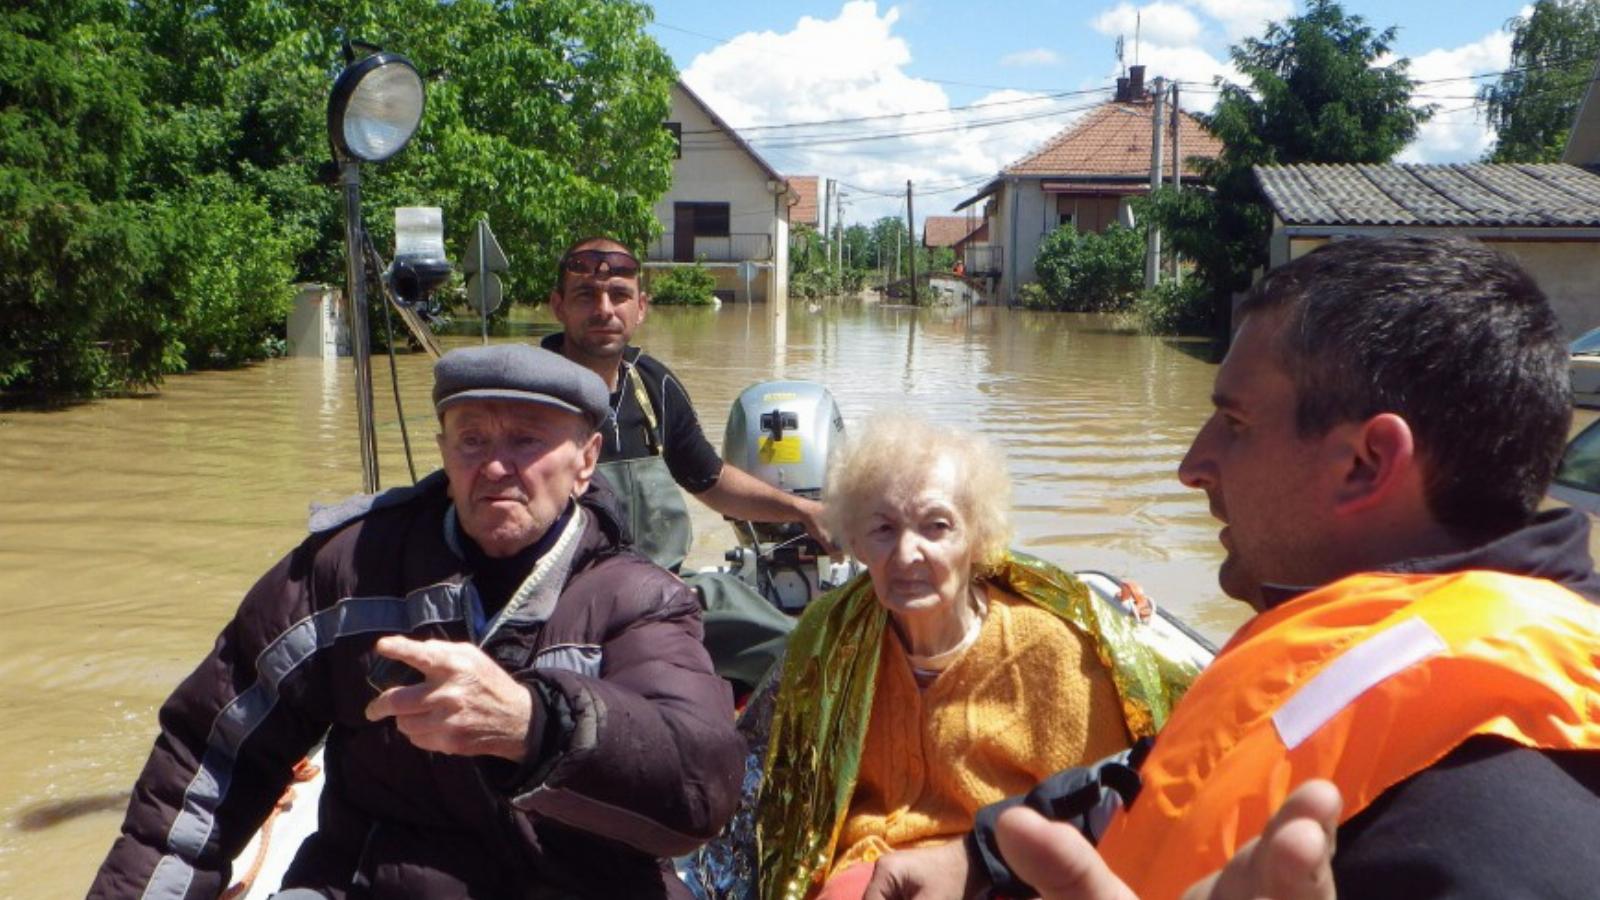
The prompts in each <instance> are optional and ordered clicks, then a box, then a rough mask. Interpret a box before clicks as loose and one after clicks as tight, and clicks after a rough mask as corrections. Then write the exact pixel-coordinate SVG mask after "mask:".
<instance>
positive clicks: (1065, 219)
mask: <svg viewBox="0 0 1600 900" xmlns="http://www.w3.org/2000/svg"><path fill="white" fill-rule="evenodd" d="M1059 218H1060V220H1061V221H1059V222H1057V223H1056V227H1058V228H1059V227H1061V226H1063V225H1071V224H1072V213H1062V214H1061V215H1060V216H1059Z"/></svg>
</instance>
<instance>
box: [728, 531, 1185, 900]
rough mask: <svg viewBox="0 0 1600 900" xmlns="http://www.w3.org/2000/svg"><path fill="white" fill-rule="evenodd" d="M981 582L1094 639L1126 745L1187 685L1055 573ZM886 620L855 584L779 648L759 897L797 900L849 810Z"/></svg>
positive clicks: (760, 824) (1046, 568)
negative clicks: (780, 671)
mask: <svg viewBox="0 0 1600 900" xmlns="http://www.w3.org/2000/svg"><path fill="white" fill-rule="evenodd" d="M986 580H987V581H989V582H991V583H993V584H995V585H998V586H1000V587H1002V588H1005V589H1007V590H1009V591H1011V592H1012V593H1014V594H1017V595H1018V596H1021V597H1024V598H1026V599H1027V600H1029V601H1031V602H1033V603H1036V604H1038V605H1039V606H1040V607H1042V608H1044V609H1046V610H1049V611H1050V612H1052V613H1054V614H1056V615H1057V616H1059V617H1060V618H1061V619H1062V620H1064V621H1065V622H1067V624H1068V625H1070V626H1071V627H1073V628H1075V629H1077V630H1078V631H1079V632H1081V633H1084V634H1086V635H1088V636H1090V637H1092V638H1093V639H1094V645H1095V649H1096V652H1097V653H1098V655H1099V657H1100V661H1101V663H1102V664H1104V665H1105V667H1106V668H1107V670H1109V671H1110V673H1111V675H1112V679H1113V680H1114V681H1115V682H1116V686H1117V694H1118V696H1119V697H1120V698H1121V700H1122V712H1123V718H1124V720H1125V721H1126V723H1127V726H1128V731H1129V733H1131V734H1132V735H1133V736H1134V737H1135V738H1140V737H1145V736H1149V735H1153V734H1155V732H1156V730H1157V729H1159V728H1160V727H1161V725H1162V723H1164V722H1165V721H1166V719H1167V714H1168V713H1169V712H1170V711H1171V710H1172V707H1173V706H1174V705H1175V704H1176V703H1177V702H1178V698H1179V697H1181V696H1182V695H1183V692H1184V691H1185V690H1187V689H1188V687H1189V684H1190V683H1191V682H1192V681H1193V680H1194V678H1195V676H1196V675H1197V674H1199V670H1198V669H1196V668H1194V667H1193V666H1190V665H1186V664H1182V663H1179V662H1176V661H1173V660H1169V659H1166V658H1164V657H1163V656H1161V655H1160V654H1158V653H1156V652H1155V651H1153V650H1152V649H1151V648H1150V647H1149V646H1147V645H1146V644H1145V643H1143V642H1142V641H1140V640H1139V638H1138V637H1137V635H1136V629H1137V628H1139V627H1140V626H1139V625H1138V624H1137V623H1136V622H1135V621H1134V619H1133V617H1131V616H1128V615H1124V614H1122V613H1120V612H1118V611H1117V610H1115V609H1113V608H1111V606H1110V605H1109V604H1106V603H1104V602H1102V601H1100V600H1099V599H1097V598H1096V597H1095V596H1094V594H1093V593H1092V592H1091V591H1090V590H1089V588H1088V586H1086V585H1085V584H1084V583H1083V582H1081V581H1079V580H1078V579H1077V578H1075V577H1073V576H1072V575H1070V574H1068V573H1067V572H1064V571H1062V570H1061V569H1059V568H1057V567H1055V566H1053V565H1051V564H1050V563H1047V562H1045V561H1044V560H1041V559H1037V558H1035V557H1032V556H1028V555H1026V554H1022V553H1016V552H1012V553H1010V554H1008V555H1007V556H1006V558H1005V559H1004V560H1003V561H1002V562H1001V563H1000V564H999V565H998V566H997V567H995V569H994V570H993V571H992V572H991V573H989V574H988V575H987V576H986ZM888 621H889V613H888V611H887V610H885V609H884V608H883V606H882V605H881V604H880V603H878V601H877V598H876V597H875V596H874V595H873V592H872V582H871V581H870V580H869V579H868V576H867V575H866V574H865V573H863V574H861V575H860V576H858V577H857V578H855V579H854V580H852V581H851V582H850V583H849V584H846V585H845V586H843V587H841V588H839V589H838V590H836V591H832V592H830V593H829V594H827V595H826V596H824V597H821V598H819V599H818V600H816V601H815V602H813V603H812V605H811V607H810V608H808V609H807V610H806V612H805V615H804V616H803V617H802V618H801V620H800V624H799V625H798V626H797V627H796V628H795V630H794V633H793V634H792V635H791V636H790V638H789V647H788V650H787V651H786V653H785V655H784V667H783V675H782V677H781V679H780V681H779V684H778V691H777V696H778V702H777V709H776V710H775V712H774V714H773V719H772V730H771V734H770V738H769V742H768V745H767V758H766V765H765V767H764V776H763V783H762V788H761V800H760V804H759V807H758V810H757V813H756V840H757V845H758V849H757V852H758V854H759V859H760V873H761V874H760V881H761V896H762V897H764V898H779V897H781V898H785V900H799V898H802V897H805V896H806V895H807V894H808V893H809V892H810V891H811V890H812V889H813V888H814V887H816V885H814V884H813V881H814V880H815V879H819V878H821V877H823V873H824V872H826V870H827V866H828V864H829V862H830V861H831V860H832V859H833V852H834V847H835V844H836V843H837V841H838V839H839V831H840V829H841V828H842V827H843V826H844V820H845V816H846V814H847V813H848V812H849V809H850V795H851V794H852V793H853V792H854V791H855V786H856V776H857V774H858V772H859V770H860V766H861V750H862V745H863V743H864V742H865V741H866V735H867V718H868V716H869V715H870V714H871V711H872V698H873V688H874V685H875V684H876V681H877V674H878V672H877V670H878V657H879V654H878V647H879V645H880V642H881V641H882V639H883V629H884V628H885V627H886V626H887V624H888Z"/></svg>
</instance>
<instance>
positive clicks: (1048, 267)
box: [1034, 224, 1145, 312]
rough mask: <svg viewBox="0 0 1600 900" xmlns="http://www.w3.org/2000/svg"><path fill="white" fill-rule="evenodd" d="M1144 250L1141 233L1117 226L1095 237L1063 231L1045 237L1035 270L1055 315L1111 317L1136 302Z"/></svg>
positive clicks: (1068, 227) (1066, 228)
mask: <svg viewBox="0 0 1600 900" xmlns="http://www.w3.org/2000/svg"><path fill="white" fill-rule="evenodd" d="M1144 249H1145V239H1144V231H1143V230H1142V229H1133V228H1126V227H1124V226H1122V225H1117V224H1113V225H1112V226H1111V227H1109V228H1107V229H1106V230H1105V231H1104V232H1102V233H1099V234H1095V233H1092V232H1080V231H1078V229H1077V228H1075V227H1073V226H1071V225H1063V226H1061V227H1060V228H1057V229H1056V230H1054V231H1052V232H1050V233H1049V234H1048V235H1046V236H1045V239H1044V242H1043V243H1042V244H1040V246H1039V255H1038V257H1037V258H1036V259H1035V260H1034V270H1035V271H1037V272H1038V273H1039V284H1040V286H1041V287H1043V288H1044V295H1045V298H1046V300H1047V301H1048V303H1049V307H1050V308H1051V309H1060V310H1066V311H1068V312H1110V311H1114V310H1120V309H1123V308H1125V307H1126V306H1127V305H1128V304H1129V303H1131V302H1132V301H1133V299H1134V297H1135V296H1137V294H1138V292H1139V287H1140V285H1141V284H1142V283H1143V279H1144Z"/></svg>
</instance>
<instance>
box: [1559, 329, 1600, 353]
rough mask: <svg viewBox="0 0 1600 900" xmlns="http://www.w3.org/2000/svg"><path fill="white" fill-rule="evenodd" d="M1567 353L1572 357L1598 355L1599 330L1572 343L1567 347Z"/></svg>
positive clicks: (1599, 344) (1599, 351)
mask: <svg viewBox="0 0 1600 900" xmlns="http://www.w3.org/2000/svg"><path fill="white" fill-rule="evenodd" d="M1567 351H1568V352H1569V353H1571V354H1572V355H1573V356H1579V355H1583V356H1590V355H1600V328H1596V329H1594V330H1592V331H1590V332H1588V333H1586V334H1584V335H1583V336H1582V337H1580V338H1578V339H1577V340H1575V341H1573V342H1572V343H1571V345H1569V346H1568V347H1567Z"/></svg>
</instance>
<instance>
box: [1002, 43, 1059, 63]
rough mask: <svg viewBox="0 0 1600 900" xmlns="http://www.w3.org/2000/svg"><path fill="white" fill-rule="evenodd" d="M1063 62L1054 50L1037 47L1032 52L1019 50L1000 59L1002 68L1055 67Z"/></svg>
mask: <svg viewBox="0 0 1600 900" xmlns="http://www.w3.org/2000/svg"><path fill="white" fill-rule="evenodd" d="M1060 61H1061V57H1059V56H1057V55H1056V54H1055V51H1053V50H1046V49H1045V48H1043V47H1035V48H1033V49H1032V50H1018V51H1017V52H1015V53H1007V54H1006V55H1005V56H1002V57H1000V65H1002V66H1053V65H1055V64H1056V63H1058V62H1060Z"/></svg>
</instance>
